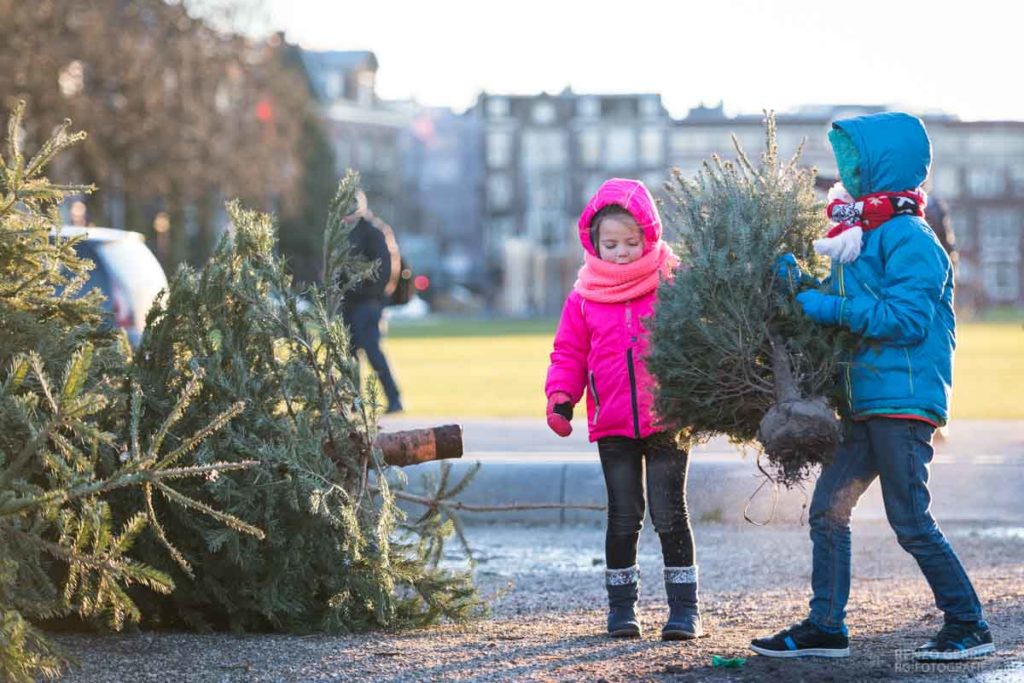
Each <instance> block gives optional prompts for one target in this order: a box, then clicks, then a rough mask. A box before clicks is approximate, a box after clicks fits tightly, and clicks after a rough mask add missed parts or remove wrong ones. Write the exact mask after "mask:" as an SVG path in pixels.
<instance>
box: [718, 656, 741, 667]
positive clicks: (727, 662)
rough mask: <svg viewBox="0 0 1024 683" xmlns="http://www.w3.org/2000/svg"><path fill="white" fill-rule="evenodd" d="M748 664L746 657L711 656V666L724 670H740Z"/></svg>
mask: <svg viewBox="0 0 1024 683" xmlns="http://www.w3.org/2000/svg"><path fill="white" fill-rule="evenodd" d="M746 663H747V660H746V658H745V657H719V656H718V655H711V666H716V667H721V668H724V669H738V668H740V667H741V666H743V665H744V664H746Z"/></svg>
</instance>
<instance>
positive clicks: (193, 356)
mask: <svg viewBox="0 0 1024 683" xmlns="http://www.w3.org/2000/svg"><path fill="white" fill-rule="evenodd" d="M357 182H358V181H357V177H356V176H355V174H350V175H349V176H348V177H346V178H345V179H343V180H342V182H341V183H340V184H339V186H338V191H337V194H336V197H335V199H334V202H333V204H332V206H331V211H330V219H329V221H328V225H327V227H326V231H325V236H324V243H325V245H324V268H323V275H324V283H325V285H324V286H323V287H310V288H308V289H306V290H304V291H299V290H297V289H295V288H294V287H293V286H292V282H291V277H290V275H289V274H288V272H287V269H286V267H285V264H284V262H283V261H282V259H281V258H280V256H279V255H278V252H277V230H276V226H275V222H274V219H273V217H272V216H269V215H266V214H262V213H258V212H255V211H249V210H245V209H243V208H242V207H241V206H239V205H238V204H237V203H233V204H231V205H230V206H229V209H228V213H229V216H230V219H231V227H230V229H229V231H228V232H227V234H225V236H224V237H223V239H222V240H221V242H220V244H219V245H218V247H217V248H216V250H215V251H214V254H213V256H212V257H211V258H210V260H209V261H208V262H207V263H206V264H204V266H203V267H202V268H201V269H199V270H194V269H192V268H189V267H182V268H180V269H179V271H178V272H177V273H176V274H175V275H174V277H172V278H171V280H170V284H169V288H168V291H167V294H166V296H165V297H163V298H162V299H160V300H159V301H158V302H157V303H156V304H155V305H154V307H153V310H152V311H151V312H150V315H149V317H148V319H147V324H146V333H145V335H144V338H143V342H142V345H141V347H140V349H139V351H138V353H137V356H136V369H137V373H138V378H139V383H140V385H141V386H142V387H143V388H144V389H145V393H146V396H147V401H148V402H149V403H150V405H151V406H152V408H153V410H152V412H153V414H154V415H160V414H163V413H165V412H166V411H167V410H168V409H169V408H170V406H171V405H173V402H174V400H175V398H176V397H177V396H178V394H179V393H180V391H181V385H182V381H183V380H182V379H181V378H182V377H188V376H190V375H191V374H192V373H194V372H200V371H201V372H202V373H203V374H204V375H205V377H206V381H205V383H204V386H203V390H202V393H201V394H200V396H199V397H198V398H197V401H196V404H197V405H198V406H201V409H195V410H193V411H192V412H191V413H190V414H189V415H188V416H186V419H184V420H183V421H182V423H181V425H180V428H181V430H182V431H181V433H182V434H184V433H188V432H189V431H190V430H194V429H195V428H196V427H197V426H198V425H199V424H201V423H202V422H203V421H205V420H208V419H209V416H211V415H215V414H217V413H218V412H220V411H222V410H223V409H224V407H225V406H228V405H233V404H234V403H235V402H237V401H243V402H244V403H245V405H246V410H245V412H244V413H242V414H241V415H239V416H238V417H237V418H236V419H235V420H234V421H233V422H232V424H231V425H230V426H229V427H228V428H227V429H225V430H223V431H222V432H220V433H218V434H215V435H213V436H211V438H210V439H209V441H208V442H207V443H205V444H204V445H202V446H201V447H199V448H196V449H195V450H194V451H190V452H189V454H188V459H187V462H188V463H189V464H195V465H201V464H203V463H206V462H208V461H209V460H211V459H214V458H215V459H217V460H226V461H228V462H234V461H236V460H255V461H257V463H258V464H257V466H256V467H254V468H252V469H250V470H247V471H245V472H238V473H230V474H227V475H224V476H220V477H217V478H215V479H211V480H208V481H204V482H196V483H194V484H193V486H192V487H191V488H190V489H188V490H187V493H189V494H190V495H192V496H194V497H195V498H196V499H198V500H202V501H204V502H205V503H206V504H207V505H210V506H214V507H218V508H219V509H223V510H225V511H227V512H229V513H231V514H233V515H236V516H238V517H239V518H241V519H245V520H249V521H251V522H252V523H253V524H257V525H258V526H259V527H260V528H261V529H264V530H265V531H266V539H265V540H257V539H253V538H250V537H247V536H245V535H243V534H239V533H237V532H236V531H234V530H232V529H225V528H224V527H223V525H216V524H213V523H209V522H207V520H205V519H200V518H197V517H195V516H194V515H183V514H180V513H178V512H176V510H175V509H173V508H170V507H168V506H167V502H168V501H162V500H157V501H155V504H156V506H157V511H158V513H159V514H160V519H161V520H162V521H163V528H162V529H161V530H160V533H159V534H156V535H148V536H146V537H144V538H142V539H140V543H139V555H140V556H141V557H143V558H145V559H146V560H147V561H149V562H152V563H154V564H155V565H156V566H158V567H159V568H160V569H162V570H163V571H166V572H167V573H168V574H169V575H170V576H171V577H173V578H174V579H175V582H176V586H177V588H176V590H175V592H174V593H173V594H170V595H168V596H144V597H143V598H140V599H143V600H144V602H143V607H144V610H143V612H144V615H145V616H146V618H147V620H148V622H149V623H150V624H154V625H155V624H160V625H186V626H189V627H192V628H196V629H210V628H213V629H232V630H236V631H243V630H244V631H265V630H280V631H290V632H310V631H326V632H350V631H356V630H363V629H366V628H373V627H387V628H395V627H402V626H412V625H421V624H426V623H431V622H434V621H436V620H437V619H439V618H442V617H448V618H453V619H459V618H463V617H466V616H468V615H470V614H472V613H474V612H475V611H476V610H477V608H478V607H479V606H480V603H479V601H478V599H477V596H476V594H475V592H474V589H473V586H472V584H471V582H470V580H469V576H468V574H465V573H461V572H450V571H447V570H443V569H441V568H440V567H439V566H438V562H437V561H438V559H439V558H440V552H441V547H442V542H443V539H444V538H445V537H446V536H447V535H448V534H450V533H456V532H457V531H458V528H457V524H458V522H457V520H455V519H454V518H452V517H451V516H450V515H448V514H447V512H446V511H445V509H444V508H443V507H442V506H441V505H435V504H434V502H436V503H443V501H442V500H438V501H434V502H432V503H431V506H429V507H428V509H427V513H426V514H424V515H423V516H422V517H419V518H415V519H407V518H405V517H404V516H403V515H402V513H401V511H400V510H399V509H398V508H397V506H396V505H395V500H394V493H395V492H394V491H392V490H391V489H390V488H389V483H391V482H394V481H396V480H401V479H402V476H403V475H401V473H400V472H395V471H393V470H389V469H388V462H389V460H390V462H396V463H401V464H404V463H408V462H415V461H416V460H417V459H418V458H419V459H421V458H420V455H422V454H421V453H420V451H422V450H423V448H424V444H423V443H421V442H417V441H416V440H415V439H412V438H411V437H409V436H408V435H406V437H399V438H398V443H390V442H389V440H388V439H386V438H385V439H378V434H377V414H378V409H377V406H375V405H372V402H371V401H367V400H365V399H364V397H363V396H361V395H360V391H359V388H358V387H359V381H358V377H359V371H358V361H357V360H356V358H355V356H354V355H353V353H352V351H351V348H350V346H349V335H348V331H347V330H346V328H345V326H344V324H343V323H342V320H341V317H340V315H336V314H335V312H336V311H338V310H339V309H340V305H341V302H342V298H343V296H344V293H345V288H346V287H347V286H351V285H353V284H355V283H357V282H358V281H359V280H360V279H361V278H363V277H366V276H367V275H368V274H369V273H371V272H372V271H373V269H374V268H376V267H377V264H376V263H367V262H365V261H362V260H360V259H359V258H357V257H355V256H354V255H353V254H352V253H351V251H350V246H349V239H348V235H349V232H350V231H351V228H352V226H353V225H354V222H353V221H352V220H351V219H352V216H351V208H352V207H353V206H354V205H355V204H354V201H353V198H354V195H355V193H356V191H357ZM440 434H441V432H440V431H438V432H437V433H436V434H435V435H434V436H438V435H440ZM395 438H396V437H392V438H391V441H392V442H393V441H395ZM178 439H179V434H178V432H177V430H175V431H172V433H170V434H169V435H168V440H169V441H171V442H175V443H176V442H177V441H178ZM389 443H390V445H389ZM429 445H430V446H431V449H432V450H434V451H440V450H444V448H442V447H441V446H440V445H439V444H437V443H436V442H435V443H433V444H429ZM384 451H391V453H390V456H391V457H390V458H389V453H386V452H384ZM459 452H461V451H459ZM462 484H463V485H464V484H465V482H462ZM461 490H462V487H461V486H456V487H454V488H453V489H451V490H450V491H448V490H442V491H440V492H439V494H438V495H439V496H440V497H442V498H443V497H448V496H451V495H457V494H458V493H459V491H461ZM129 503H130V501H129ZM126 507H127V508H128V509H131V507H132V505H131V504H127V505H126ZM168 549H170V551H171V556H173V557H174V559H175V560H176V561H175V562H170V561H168V557H169V555H168V552H167V550H168Z"/></svg>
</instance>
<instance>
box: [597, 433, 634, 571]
mask: <svg viewBox="0 0 1024 683" xmlns="http://www.w3.org/2000/svg"><path fill="white" fill-rule="evenodd" d="M597 448H598V453H599V454H600V456H601V468H602V469H603V470H604V483H605V486H606V487H607V489H608V530H607V533H606V534H605V560H606V562H607V566H608V568H609V569H624V568H626V567H632V566H634V565H635V564H636V547H637V542H638V541H639V540H640V529H641V528H642V527H643V523H644V482H643V455H642V451H641V442H640V441H637V440H635V439H628V438H625V437H618V436H613V437H606V438H603V439H599V440H598V442H597Z"/></svg>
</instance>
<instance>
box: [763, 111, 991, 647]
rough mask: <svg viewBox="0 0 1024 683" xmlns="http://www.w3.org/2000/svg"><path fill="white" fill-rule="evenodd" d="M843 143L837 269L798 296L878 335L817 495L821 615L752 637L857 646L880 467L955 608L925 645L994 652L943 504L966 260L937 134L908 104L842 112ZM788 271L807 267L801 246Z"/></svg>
mask: <svg viewBox="0 0 1024 683" xmlns="http://www.w3.org/2000/svg"><path fill="white" fill-rule="evenodd" d="M829 142H830V143H831V145H832V151H833V152H834V154H835V157H836V162H837V164H838V167H839V176H840V179H841V180H842V185H843V186H845V187H843V186H837V187H836V188H833V192H830V194H829V200H830V201H829V204H828V213H829V217H830V218H831V219H832V220H833V221H834V222H835V223H836V226H835V227H834V228H833V229H832V230H830V231H829V235H828V237H827V238H824V239H822V240H818V241H817V242H815V248H816V250H817V251H818V252H819V253H824V254H828V255H830V256H831V257H832V273H831V276H830V278H829V280H828V282H827V285H826V286H825V287H824V288H823V289H822V290H819V289H811V290H807V291H803V292H801V293H799V294H798V295H797V297H796V298H797V301H798V302H799V303H800V305H801V307H802V308H803V311H804V313H805V314H806V315H807V316H808V317H809V318H811V319H812V320H813V321H815V322H816V323H819V324H822V325H842V326H844V327H847V328H849V329H850V330H852V331H853V332H855V333H856V334H858V335H860V336H861V337H862V338H863V340H864V342H863V343H862V344H861V345H860V347H859V349H858V350H857V351H856V352H855V353H854V354H853V357H852V358H851V359H850V361H851V362H850V363H848V364H846V365H845V369H844V370H843V371H842V374H843V377H842V378H841V381H842V382H843V385H844V387H845V389H846V395H847V400H848V402H849V417H848V419H847V420H846V421H845V424H844V433H845V436H844V440H843V443H842V445H841V446H840V448H839V450H838V451H837V452H836V455H835V458H834V460H833V461H832V462H831V463H830V464H829V465H827V466H826V467H824V468H823V469H822V472H821V475H820V477H819V478H818V481H817V484H816V485H815V488H814V496H813V498H812V502H811V509H810V527H811V541H812V543H813V561H812V575H811V584H812V589H813V598H812V599H811V604H810V615H809V616H808V618H807V619H805V620H804V621H802V622H800V623H798V624H795V625H793V626H791V627H789V628H787V629H784V630H782V631H780V632H779V633H777V634H775V635H773V636H769V637H765V638H758V639H755V640H753V641H752V642H751V649H753V650H754V651H755V652H757V653H759V654H762V655H766V656H769V657H803V656H814V655H816V656H824V657H846V656H849V653H850V650H849V640H848V638H847V630H846V625H845V623H844V621H845V617H846V603H847V599H848V598H849V594H850V543H851V537H850V513H851V512H852V510H853V508H854V506H855V505H856V503H857V499H858V498H860V496H861V494H862V493H864V491H865V490H866V489H867V488H868V486H869V485H870V484H871V482H873V481H874V480H875V479H876V478H877V479H878V480H880V482H881V486H882V498H883V500H884V503H885V512H886V516H887V517H888V519H889V523H890V525H891V526H892V528H893V531H895V532H896V539H897V541H898V542H899V544H900V545H901V546H902V547H903V549H904V550H906V551H907V552H909V553H910V554H911V555H913V556H914V559H915V560H917V563H918V565H919V566H920V567H921V572H922V573H923V574H924V576H925V578H926V579H927V581H928V585H929V586H931V589H932V592H933V593H934V595H935V605H936V606H937V607H938V608H939V609H940V610H942V612H943V614H944V616H945V623H944V625H943V626H942V628H941V629H940V630H939V632H938V634H937V635H936V636H935V637H934V638H932V639H931V640H929V641H928V642H927V643H925V644H924V645H922V646H921V647H920V648H918V649H917V650H916V651H915V657H916V658H917V659H918V660H940V661H955V660H962V659H967V658H970V657H978V656H981V655H985V654H988V653H990V652H993V651H994V650H995V646H994V645H993V642H992V634H991V632H990V631H989V627H988V624H987V623H986V622H985V619H984V615H983V614H982V609H981V603H980V602H979V601H978V596H977V594H976V593H975V591H974V587H973V586H972V585H971V581H970V579H969V578H968V577H967V573H966V572H965V571H964V567H963V565H962V564H961V563H960V560H959V558H958V557H957V555H956V553H955V552H954V551H953V549H952V547H951V546H950V544H949V542H948V541H947V540H946V537H945V536H944V535H943V533H942V531H941V530H940V529H939V527H938V525H937V524H936V523H935V519H934V518H933V517H932V515H931V512H930V510H929V508H930V503H931V496H930V494H929V491H928V465H929V463H930V462H931V459H932V454H933V451H932V445H931V444H932V435H933V434H934V432H935V429H936V428H937V427H940V426H942V425H943V424H945V422H946V420H947V418H948V414H949V412H948V411H949V396H950V391H951V387H952V367H953V349H954V347H955V345H956V337H955V326H956V323H955V319H954V315H953V269H952V267H951V265H950V261H949V258H948V256H947V255H946V253H945V251H944V250H943V248H942V246H941V245H940V244H939V241H938V240H937V239H936V237H935V234H934V233H933V232H932V231H931V229H930V228H929V227H928V224H927V223H926V222H925V220H924V218H923V217H922V216H923V213H924V205H925V203H926V198H925V195H924V192H923V191H922V190H920V185H921V184H922V183H923V182H924V180H925V178H926V177H927V175H928V167H929V165H930V163H931V143H930V141H929V139H928V135H927V133H926V132H925V128H924V124H923V123H922V122H921V120H920V119H918V118H916V117H914V116H910V115H908V114H903V113H885V114H875V115H871V116H862V117H857V118H851V119H845V120H840V121H836V122H834V123H833V124H832V130H831V131H829ZM780 274H782V275H784V276H786V277H791V278H794V277H795V278H796V279H798V280H800V279H802V278H803V277H804V276H803V275H802V274H801V273H800V272H799V269H798V268H797V266H796V260H795V259H794V258H793V257H792V255H789V254H787V255H786V256H785V257H783V258H782V259H781V260H780Z"/></svg>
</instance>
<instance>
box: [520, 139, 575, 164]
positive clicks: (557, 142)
mask: <svg viewBox="0 0 1024 683" xmlns="http://www.w3.org/2000/svg"><path fill="white" fill-rule="evenodd" d="M567 146H568V138H567V137H566V133H565V132H564V131H561V130H550V129H548V130H529V131H526V132H525V133H523V166H525V167H526V168H527V170H545V169H564V168H565V165H566V162H567V161H568V157H569V155H568V153H567V149H566V147H567Z"/></svg>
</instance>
